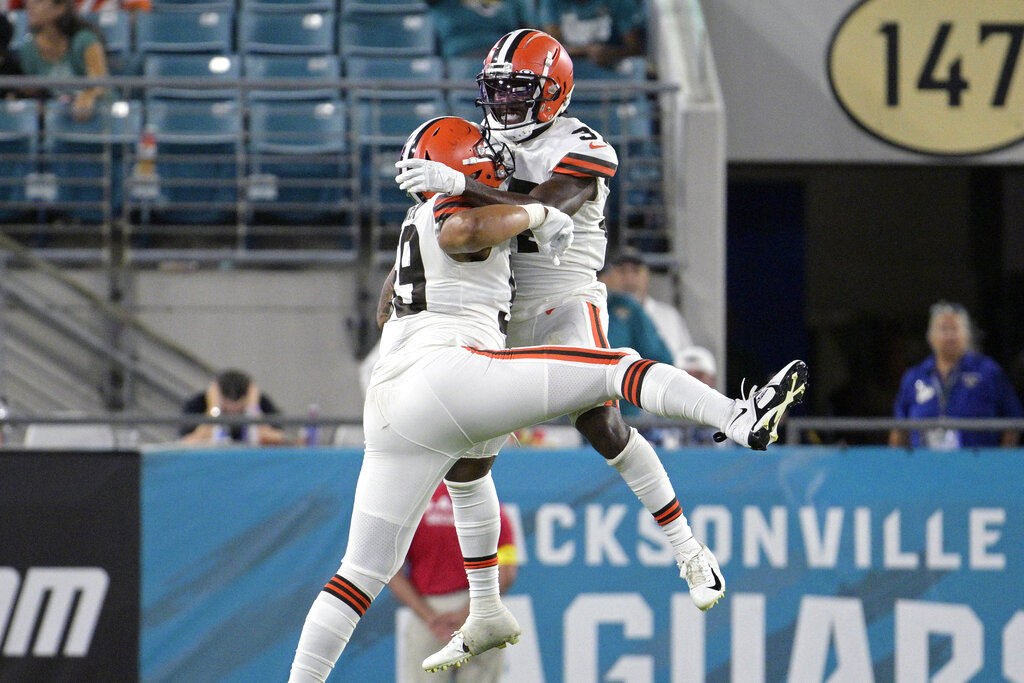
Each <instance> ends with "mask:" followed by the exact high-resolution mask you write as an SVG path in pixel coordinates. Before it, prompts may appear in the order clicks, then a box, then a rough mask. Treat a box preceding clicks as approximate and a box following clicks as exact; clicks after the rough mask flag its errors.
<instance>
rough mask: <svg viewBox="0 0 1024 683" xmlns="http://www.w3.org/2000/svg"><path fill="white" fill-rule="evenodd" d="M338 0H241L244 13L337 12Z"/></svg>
mask: <svg viewBox="0 0 1024 683" xmlns="http://www.w3.org/2000/svg"><path fill="white" fill-rule="evenodd" d="M337 8H338V4H337V0H241V10H242V11H243V12H336V11H337Z"/></svg>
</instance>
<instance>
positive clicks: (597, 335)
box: [587, 301, 608, 349]
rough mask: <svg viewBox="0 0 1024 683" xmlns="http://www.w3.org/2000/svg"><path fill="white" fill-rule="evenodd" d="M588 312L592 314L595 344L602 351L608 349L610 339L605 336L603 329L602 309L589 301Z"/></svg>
mask: <svg viewBox="0 0 1024 683" xmlns="http://www.w3.org/2000/svg"><path fill="white" fill-rule="evenodd" d="M587 312H588V313H589V314H590V331H591V332H592V333H593V335H594V343H595V344H596V345H597V346H598V347H600V348H602V349H607V348H608V337H606V336H605V335H604V329H603V328H602V327H601V309H599V308H598V307H597V306H595V305H594V304H592V303H590V302H589V301H588V302H587Z"/></svg>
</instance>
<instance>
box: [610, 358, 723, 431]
mask: <svg viewBox="0 0 1024 683" xmlns="http://www.w3.org/2000/svg"><path fill="white" fill-rule="evenodd" d="M630 359H632V360H626V361H624V362H622V363H620V366H625V367H624V368H623V369H622V374H621V376H620V377H619V378H618V381H619V383H620V389H621V393H622V395H623V398H625V399H626V400H627V401H629V402H630V403H633V404H635V405H638V406H640V407H641V408H643V409H644V410H646V411H648V412H651V413H654V414H655V415H660V416H662V417H684V418H686V419H688V420H694V421H696V422H701V423H703V424H706V425H710V426H712V427H716V428H718V429H724V428H725V425H726V423H727V422H728V421H729V418H730V416H731V415H732V410H733V406H734V405H735V403H736V402H735V401H734V400H733V399H731V398H729V397H728V396H725V395H724V394H720V393H718V392H717V391H716V390H715V389H713V388H711V387H709V386H708V385H706V384H704V383H703V382H701V381H700V380H698V379H697V378H695V377H693V376H691V375H690V374H688V373H687V372H685V371H684V370H680V369H679V368H676V367H673V366H671V365H666V364H665V363H655V362H654V361H651V360H646V359H640V360H637V359H636V358H635V357H630Z"/></svg>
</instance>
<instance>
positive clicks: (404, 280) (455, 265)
mask: <svg viewBox="0 0 1024 683" xmlns="http://www.w3.org/2000/svg"><path fill="white" fill-rule="evenodd" d="M466 208H469V204H467V203H466V202H464V201H463V200H462V198H461V197H448V196H447V195H435V196H434V197H433V198H431V199H430V200H428V201H427V202H425V203H423V204H420V205H418V206H415V207H413V208H412V209H410V210H409V212H408V213H407V214H406V217H405V221H404V223H403V225H402V234H401V238H400V239H399V243H398V249H397V253H396V256H395V274H396V275H395V296H394V298H393V300H392V301H393V303H394V310H393V311H392V313H391V317H390V318H389V319H388V321H387V323H386V324H385V325H384V331H383V334H382V336H381V358H380V360H379V361H378V362H377V364H376V366H375V367H374V370H373V375H372V377H371V380H370V384H371V385H373V384H376V383H377V382H379V381H381V380H383V379H386V378H387V377H391V376H394V375H395V374H396V373H398V372H401V371H402V370H403V369H405V368H406V367H408V365H409V364H410V363H412V362H413V361H415V360H418V359H421V358H422V357H423V354H424V352H425V351H426V350H428V348H429V347H450V346H463V345H468V346H473V347H477V348H503V347H504V346H505V329H506V326H507V324H508V315H509V308H510V306H511V303H512V297H513V294H514V293H515V281H514V280H513V279H512V270H511V266H510V265H509V251H510V243H509V242H505V243H503V244H500V245H498V246H494V247H491V253H490V254H489V255H488V257H487V258H486V259H484V260H483V261H456V260H455V259H454V258H452V257H451V256H450V255H449V254H447V253H445V251H444V250H443V249H441V247H440V245H439V244H438V242H437V237H438V234H439V233H440V230H441V224H442V223H443V222H444V221H445V219H447V218H448V217H450V216H452V215H453V214H454V213H456V212H458V211H460V210H463V209H466Z"/></svg>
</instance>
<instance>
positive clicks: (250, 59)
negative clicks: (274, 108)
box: [245, 55, 341, 102]
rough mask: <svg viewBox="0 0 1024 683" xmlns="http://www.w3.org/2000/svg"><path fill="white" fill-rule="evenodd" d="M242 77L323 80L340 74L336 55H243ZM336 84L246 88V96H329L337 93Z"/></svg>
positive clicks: (335, 77) (331, 97) (338, 76)
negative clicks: (292, 88)
mask: <svg viewBox="0 0 1024 683" xmlns="http://www.w3.org/2000/svg"><path fill="white" fill-rule="evenodd" d="M245 77H246V78H247V79H249V80H254V81H257V80H267V79H287V80H290V81H326V80H337V79H338V78H340V77H341V62H340V60H339V59H338V56H337V55H316V56H299V55H247V56H246V57H245ZM338 92H339V91H338V88H337V87H326V88H310V89H303V90H300V89H294V90H277V89H274V90H265V89H259V90H250V91H249V93H248V99H249V101H250V102H252V101H268V100H332V99H336V98H337V97H338Z"/></svg>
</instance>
